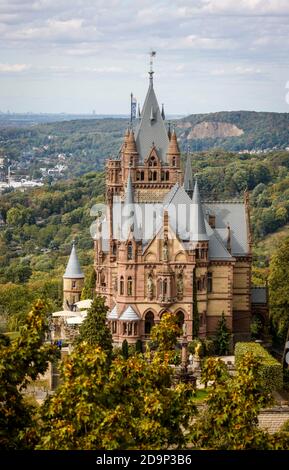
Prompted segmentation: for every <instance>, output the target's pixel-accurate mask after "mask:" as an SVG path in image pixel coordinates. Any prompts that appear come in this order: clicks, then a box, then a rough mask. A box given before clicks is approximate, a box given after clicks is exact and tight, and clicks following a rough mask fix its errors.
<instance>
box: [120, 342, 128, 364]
mask: <svg viewBox="0 0 289 470" xmlns="http://www.w3.org/2000/svg"><path fill="white" fill-rule="evenodd" d="M121 354H122V357H123V358H124V359H128V356H129V351H128V342H127V340H126V339H124V340H123V342H122V345H121Z"/></svg>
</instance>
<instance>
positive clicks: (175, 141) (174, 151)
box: [167, 130, 180, 155]
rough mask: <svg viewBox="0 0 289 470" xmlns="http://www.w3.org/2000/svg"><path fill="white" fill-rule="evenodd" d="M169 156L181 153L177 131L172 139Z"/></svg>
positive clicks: (172, 135)
mask: <svg viewBox="0 0 289 470" xmlns="http://www.w3.org/2000/svg"><path fill="white" fill-rule="evenodd" d="M167 153H168V154H170V155H178V154H179V153H180V149H179V144H178V139H177V135H176V132H175V130H173V132H172V134H171V138H170V143H169V147H168V151H167Z"/></svg>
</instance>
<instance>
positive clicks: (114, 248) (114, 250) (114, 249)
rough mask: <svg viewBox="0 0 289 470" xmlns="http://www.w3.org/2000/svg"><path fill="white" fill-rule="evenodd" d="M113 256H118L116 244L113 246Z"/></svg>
mask: <svg viewBox="0 0 289 470" xmlns="http://www.w3.org/2000/svg"><path fill="white" fill-rule="evenodd" d="M112 254H113V256H115V255H116V244H115V243H114V244H113V245H112Z"/></svg>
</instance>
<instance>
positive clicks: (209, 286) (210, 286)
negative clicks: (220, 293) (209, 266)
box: [207, 273, 213, 293]
mask: <svg viewBox="0 0 289 470" xmlns="http://www.w3.org/2000/svg"><path fill="white" fill-rule="evenodd" d="M207 290H208V292H209V293H210V292H213V273H208V277H207Z"/></svg>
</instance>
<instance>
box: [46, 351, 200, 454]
mask: <svg viewBox="0 0 289 470" xmlns="http://www.w3.org/2000/svg"><path fill="white" fill-rule="evenodd" d="M148 359H149V358H148V357H144V356H142V355H140V354H138V355H133V356H131V357H129V358H128V359H127V360H126V359H124V358H122V357H121V356H119V357H118V358H116V359H114V360H113V362H112V364H111V367H110V369H109V370H108V369H107V368H106V360H107V358H106V355H105V353H104V352H103V350H101V348H99V347H96V346H90V345H88V344H86V343H81V344H80V345H79V346H78V347H77V348H76V349H75V350H74V351H73V352H72V354H71V355H70V356H69V357H68V359H67V360H66V361H65V362H64V363H63V368H62V381H61V384H60V386H59V388H58V389H57V391H56V392H55V394H54V395H52V396H51V397H49V398H48V400H47V401H46V403H45V405H44V408H43V411H42V415H41V420H40V431H39V438H40V441H39V444H38V446H37V448H38V449H83V450H87V449H92V450H95V449H107V450H113V449H122V450H126V449H130V450H131V449H168V448H172V447H173V448H175V447H176V448H178V449H179V448H182V447H184V446H185V445H186V440H187V435H186V434H185V433H184V432H183V431H184V429H188V428H189V424H190V419H191V418H192V417H193V415H194V412H195V408H194V406H193V404H192V389H191V388H190V387H189V386H187V385H184V384H178V385H177V386H173V384H172V368H171V367H170V365H169V363H168V361H167V360H164V359H163V358H162V357H160V355H159V354H155V355H154V357H151V358H150V361H148Z"/></svg>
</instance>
